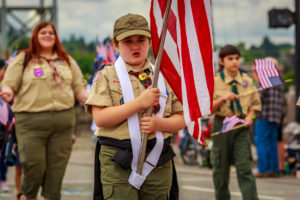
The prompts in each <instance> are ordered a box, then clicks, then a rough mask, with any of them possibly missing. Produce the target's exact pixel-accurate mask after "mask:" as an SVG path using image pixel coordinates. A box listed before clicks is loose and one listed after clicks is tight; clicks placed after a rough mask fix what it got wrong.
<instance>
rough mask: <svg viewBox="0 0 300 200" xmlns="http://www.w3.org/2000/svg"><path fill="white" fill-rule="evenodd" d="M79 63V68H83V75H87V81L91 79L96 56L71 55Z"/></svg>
mask: <svg viewBox="0 0 300 200" xmlns="http://www.w3.org/2000/svg"><path fill="white" fill-rule="evenodd" d="M70 55H71V56H72V57H73V58H74V59H75V60H76V62H77V64H78V65H79V67H80V68H81V71H82V73H83V74H84V75H85V78H86V79H89V78H90V76H91V74H92V73H93V72H92V65H93V62H94V58H95V56H94V54H89V53H84V54H80V53H73V54H70Z"/></svg>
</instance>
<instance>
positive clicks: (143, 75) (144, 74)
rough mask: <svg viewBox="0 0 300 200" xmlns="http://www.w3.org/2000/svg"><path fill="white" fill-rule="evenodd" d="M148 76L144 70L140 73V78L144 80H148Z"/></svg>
mask: <svg viewBox="0 0 300 200" xmlns="http://www.w3.org/2000/svg"><path fill="white" fill-rule="evenodd" d="M147 78H148V75H147V74H146V73H145V72H144V73H141V74H140V75H139V79H140V80H141V81H143V80H146V79H147Z"/></svg>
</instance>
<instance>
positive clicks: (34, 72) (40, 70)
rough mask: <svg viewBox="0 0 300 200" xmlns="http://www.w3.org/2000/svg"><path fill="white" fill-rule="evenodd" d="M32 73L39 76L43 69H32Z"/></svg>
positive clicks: (41, 74) (42, 73)
mask: <svg viewBox="0 0 300 200" xmlns="http://www.w3.org/2000/svg"><path fill="white" fill-rule="evenodd" d="M33 74H34V76H36V77H41V76H43V75H44V71H43V69H41V68H38V69H34V70H33Z"/></svg>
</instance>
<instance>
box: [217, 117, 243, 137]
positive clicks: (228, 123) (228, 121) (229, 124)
mask: <svg viewBox="0 0 300 200" xmlns="http://www.w3.org/2000/svg"><path fill="white" fill-rule="evenodd" d="M238 123H245V120H243V119H240V118H238V117H237V116H235V115H233V116H231V117H226V118H225V119H224V121H223V126H222V129H221V132H222V133H225V132H228V131H230V130H231V129H232V128H233V127H234V126H235V125H236V124H238Z"/></svg>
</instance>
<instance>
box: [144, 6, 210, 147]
mask: <svg viewBox="0 0 300 200" xmlns="http://www.w3.org/2000/svg"><path fill="white" fill-rule="evenodd" d="M166 3H167V0H152V2H151V10H150V20H151V23H150V26H151V36H152V46H153V52H154V56H156V55H157V52H158V46H159V37H160V34H161V31H162V30H161V28H162V23H163V16H164V11H165V7H166ZM210 3H211V2H210V0H172V4H171V9H170V14H169V22H168V30H167V34H166V40H165V45H164V52H163V56H162V63H161V71H162V73H163V75H164V77H165V78H166V79H167V81H168V83H169V84H170V86H171V88H172V89H173V91H174V93H175V94H176V96H177V97H178V99H179V100H180V101H181V102H182V104H183V109H184V118H185V121H186V124H187V126H188V130H189V132H190V133H191V134H192V135H193V137H194V138H195V139H196V140H198V141H200V142H201V143H204V140H203V137H202V134H201V128H200V123H201V119H200V118H201V116H203V115H207V114H211V111H212V99H213V90H214V72H213V48H212V32H211V16H210V15H211V14H210Z"/></svg>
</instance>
